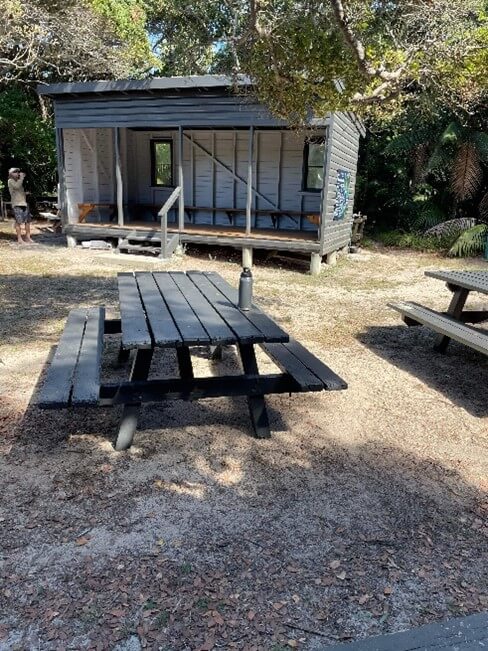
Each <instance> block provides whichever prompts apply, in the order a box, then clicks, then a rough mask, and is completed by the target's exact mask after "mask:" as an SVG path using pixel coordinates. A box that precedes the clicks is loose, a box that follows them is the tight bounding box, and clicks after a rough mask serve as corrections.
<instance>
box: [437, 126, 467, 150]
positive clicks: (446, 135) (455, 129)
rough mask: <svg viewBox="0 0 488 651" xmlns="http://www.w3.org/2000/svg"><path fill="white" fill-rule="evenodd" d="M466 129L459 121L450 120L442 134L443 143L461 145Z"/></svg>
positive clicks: (440, 140)
mask: <svg viewBox="0 0 488 651" xmlns="http://www.w3.org/2000/svg"><path fill="white" fill-rule="evenodd" d="M463 136H464V129H463V127H462V126H461V125H460V124H459V122H450V123H449V124H448V125H447V127H446V128H445V129H444V131H443V132H442V134H441V137H440V139H439V142H440V144H441V145H459V144H461V142H462V141H463Z"/></svg>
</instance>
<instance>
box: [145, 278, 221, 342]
mask: <svg viewBox="0 0 488 651" xmlns="http://www.w3.org/2000/svg"><path fill="white" fill-rule="evenodd" d="M153 276H154V280H155V281H156V284H157V286H158V287H159V290H160V292H161V294H162V295H163V298H164V300H165V302H166V305H167V306H168V309H169V311H170V313H171V316H172V317H173V320H174V322H175V324H176V327H177V328H178V331H179V333H180V335H181V339H182V342H183V345H185V346H191V345H195V346H197V345H200V346H201V345H204V344H210V343H211V341H210V337H209V336H208V334H207V332H206V331H205V329H204V327H203V326H202V324H201V323H200V321H199V320H198V318H197V316H196V314H195V312H194V311H193V310H192V309H191V307H190V305H189V304H188V301H187V300H186V298H185V297H184V295H183V294H182V293H181V290H180V288H179V287H178V285H177V284H176V283H175V281H174V280H173V278H172V277H171V276H170V274H169V273H168V272H165V271H157V272H155V273H154V274H153Z"/></svg>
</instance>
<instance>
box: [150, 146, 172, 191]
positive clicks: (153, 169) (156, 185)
mask: <svg viewBox="0 0 488 651" xmlns="http://www.w3.org/2000/svg"><path fill="white" fill-rule="evenodd" d="M158 143H165V144H169V147H170V157H171V178H170V182H169V183H168V184H167V183H157V182H156V145H157V144H158ZM150 147H151V187H152V188H172V187H174V158H173V139H172V138H151V140H150Z"/></svg>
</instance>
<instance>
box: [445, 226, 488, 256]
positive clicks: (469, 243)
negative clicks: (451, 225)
mask: <svg viewBox="0 0 488 651" xmlns="http://www.w3.org/2000/svg"><path fill="white" fill-rule="evenodd" d="M487 239H488V226H487V225H486V224H477V225H476V226H473V227H472V228H469V229H468V230H466V231H464V232H463V233H461V235H460V236H459V237H458V238H457V239H456V241H455V242H454V244H453V245H452V246H451V248H450V249H449V255H452V256H458V257H468V256H474V255H479V254H480V253H482V251H483V250H484V248H485V244H486V241H487Z"/></svg>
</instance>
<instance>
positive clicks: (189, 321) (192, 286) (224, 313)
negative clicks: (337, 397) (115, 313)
mask: <svg viewBox="0 0 488 651" xmlns="http://www.w3.org/2000/svg"><path fill="white" fill-rule="evenodd" d="M118 288H119V303H120V317H121V328H122V347H123V348H124V349H126V350H129V349H131V348H141V349H144V348H153V347H161V348H164V347H176V348H178V347H187V346H202V345H214V346H218V345H224V344H255V343H284V342H288V341H289V336H288V334H287V333H286V332H285V331H284V330H283V329H282V328H281V327H280V326H279V325H278V324H277V323H275V321H273V320H272V319H271V318H270V317H269V316H267V315H266V314H265V313H264V312H263V311H262V310H261V309H260V308H259V307H257V306H256V305H253V306H252V308H251V309H250V310H247V311H243V310H240V309H239V308H238V306H237V302H238V292H237V290H236V289H235V288H234V287H232V286H231V285H229V283H227V282H226V281H225V280H224V279H223V278H222V277H221V276H220V275H219V274H217V273H215V272H201V271H188V272H183V271H157V272H152V273H151V272H135V273H120V274H118Z"/></svg>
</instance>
